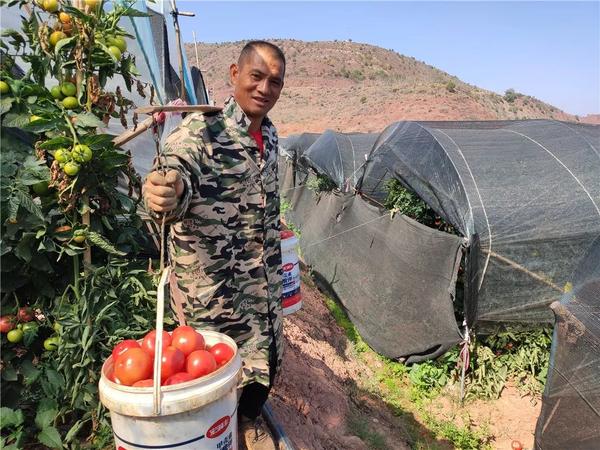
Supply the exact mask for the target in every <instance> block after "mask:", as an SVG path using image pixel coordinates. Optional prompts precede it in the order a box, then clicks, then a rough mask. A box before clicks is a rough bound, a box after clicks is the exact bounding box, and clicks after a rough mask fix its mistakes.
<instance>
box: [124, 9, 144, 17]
mask: <svg viewBox="0 0 600 450" xmlns="http://www.w3.org/2000/svg"><path fill="white" fill-rule="evenodd" d="M122 15H123V16H126V17H151V16H150V14H148V13H145V12H142V11H139V10H137V9H133V8H128V9H127V11H125V12H124V13H123V14H122Z"/></svg>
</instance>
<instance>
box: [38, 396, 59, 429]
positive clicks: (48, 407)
mask: <svg viewBox="0 0 600 450" xmlns="http://www.w3.org/2000/svg"><path fill="white" fill-rule="evenodd" d="M57 415H58V405H57V404H56V401H55V400H52V399H49V398H43V399H42V400H40V402H39V404H38V408H37V414H36V416H35V424H36V425H37V427H38V428H39V429H40V430H43V429H44V428H47V427H48V426H49V425H50V424H51V423H52V422H54V419H55V418H56V416H57Z"/></svg>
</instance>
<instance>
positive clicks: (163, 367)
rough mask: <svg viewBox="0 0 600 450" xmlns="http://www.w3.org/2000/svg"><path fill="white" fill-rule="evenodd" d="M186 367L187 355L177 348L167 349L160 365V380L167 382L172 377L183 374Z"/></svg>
mask: <svg viewBox="0 0 600 450" xmlns="http://www.w3.org/2000/svg"><path fill="white" fill-rule="evenodd" d="M183 366H185V355H184V354H183V352H182V351H181V350H179V349H178V348H175V347H167V348H165V349H164V350H163V354H162V361H161V364H160V380H161V381H165V380H166V379H167V378H169V377H170V376H171V375H175V374H176V373H177V372H181V371H182V370H183Z"/></svg>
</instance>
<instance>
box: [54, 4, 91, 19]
mask: <svg viewBox="0 0 600 450" xmlns="http://www.w3.org/2000/svg"><path fill="white" fill-rule="evenodd" d="M61 8H62V9H63V11H65V12H67V13H69V14H70V15H71V16H74V17H76V18H78V19H81V20H83V21H84V22H85V23H89V22H90V21H92V20H93V19H94V17H93V16H92V15H90V14H86V13H85V12H84V11H82V10H80V9H78V8H74V7H73V6H69V5H65V4H62V5H61Z"/></svg>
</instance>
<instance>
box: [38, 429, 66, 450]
mask: <svg viewBox="0 0 600 450" xmlns="http://www.w3.org/2000/svg"><path fill="white" fill-rule="evenodd" d="M37 438H38V441H40V442H41V443H42V444H44V445H45V446H46V447H50V448H62V440H61V438H60V434H58V430H57V429H56V428H54V427H46V428H44V429H43V430H42V431H41V432H40V433H39V434H38V435H37Z"/></svg>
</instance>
